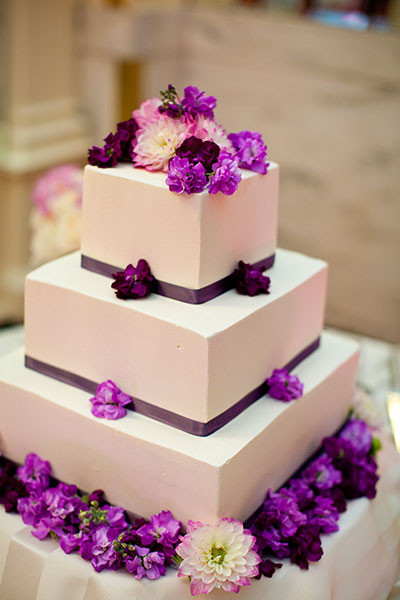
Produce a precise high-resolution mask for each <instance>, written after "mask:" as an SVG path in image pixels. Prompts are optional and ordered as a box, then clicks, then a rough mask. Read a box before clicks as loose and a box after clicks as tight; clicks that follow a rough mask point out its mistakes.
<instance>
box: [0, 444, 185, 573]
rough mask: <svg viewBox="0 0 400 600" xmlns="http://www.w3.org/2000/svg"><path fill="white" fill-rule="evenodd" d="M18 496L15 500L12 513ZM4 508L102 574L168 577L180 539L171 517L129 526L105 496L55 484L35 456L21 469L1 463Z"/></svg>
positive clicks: (179, 528) (47, 468) (0, 489)
mask: <svg viewBox="0 0 400 600" xmlns="http://www.w3.org/2000/svg"><path fill="white" fill-rule="evenodd" d="M14 492H16V494H17V498H16V500H15V501H13V503H12V504H13V505H12V507H8V505H9V496H10V495H12V494H14ZM0 503H1V504H4V505H5V507H6V510H8V508H10V510H13V511H15V512H18V513H19V514H20V515H21V517H22V520H23V521H24V523H25V524H26V525H30V526H31V527H32V528H33V529H32V534H33V535H34V536H35V537H37V538H38V539H40V540H43V539H45V538H46V537H48V536H51V537H53V538H56V539H58V540H59V542H60V547H61V548H62V550H63V551H64V552H65V553H66V554H70V553H71V552H77V553H78V554H79V555H80V556H81V557H82V558H83V559H85V560H87V561H90V562H91V564H92V566H93V568H94V569H95V570H96V571H98V572H100V571H103V570H104V569H111V570H116V569H122V568H125V569H126V570H127V571H128V572H129V573H132V574H133V575H134V576H135V577H136V579H142V578H143V577H147V578H148V579H158V578H159V577H161V576H162V575H165V572H166V568H167V566H169V565H171V564H172V563H173V560H174V557H175V555H176V547H177V545H178V544H179V543H180V537H181V533H182V525H181V523H180V522H179V521H177V520H176V519H174V518H173V516H172V514H171V513H170V512H169V511H162V512H161V513H159V514H158V515H153V516H152V517H151V519H150V521H146V520H145V519H137V521H134V522H129V521H128V518H127V516H126V514H125V511H124V510H123V509H122V508H121V507H118V506H111V505H109V504H107V503H106V502H105V500H104V493H103V492H102V490H95V491H94V492H92V494H90V496H86V497H85V496H82V495H81V494H80V493H79V490H78V489H77V487H76V486H75V485H67V484H65V483H57V482H55V481H54V480H52V479H51V477H50V465H49V463H48V462H47V461H43V460H41V459H40V458H39V457H38V456H37V455H36V454H29V455H28V456H27V458H26V460H25V463H24V465H22V466H21V467H19V468H18V469H17V467H16V466H15V465H14V464H13V463H11V462H10V461H6V460H5V459H2V463H1V467H0Z"/></svg>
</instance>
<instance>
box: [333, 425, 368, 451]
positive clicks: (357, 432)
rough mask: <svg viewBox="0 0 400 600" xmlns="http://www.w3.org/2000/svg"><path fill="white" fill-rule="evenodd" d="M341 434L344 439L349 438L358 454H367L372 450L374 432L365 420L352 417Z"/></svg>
mask: <svg viewBox="0 0 400 600" xmlns="http://www.w3.org/2000/svg"><path fill="white" fill-rule="evenodd" d="M339 436H340V437H341V438H342V439H343V440H347V441H348V442H349V443H350V444H351V445H352V447H353V448H354V450H355V452H357V453H358V454H359V453H361V454H367V453H368V452H369V451H370V450H371V447H372V433H371V430H370V428H369V427H368V425H367V424H366V423H364V421H360V420H359V419H350V421H349V422H348V423H347V424H346V425H345V426H344V428H343V429H342V431H341V432H340V434H339Z"/></svg>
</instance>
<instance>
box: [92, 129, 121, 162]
mask: <svg viewBox="0 0 400 600" xmlns="http://www.w3.org/2000/svg"><path fill="white" fill-rule="evenodd" d="M104 141H105V144H104V146H103V148H99V147H98V146H93V147H92V148H90V149H89V151H88V163H89V165H94V166H96V167H100V168H101V169H105V168H107V167H115V166H116V164H117V162H118V159H119V158H120V157H121V155H122V149H121V139H120V136H119V135H118V134H114V133H109V134H108V136H107V137H106V138H104Z"/></svg>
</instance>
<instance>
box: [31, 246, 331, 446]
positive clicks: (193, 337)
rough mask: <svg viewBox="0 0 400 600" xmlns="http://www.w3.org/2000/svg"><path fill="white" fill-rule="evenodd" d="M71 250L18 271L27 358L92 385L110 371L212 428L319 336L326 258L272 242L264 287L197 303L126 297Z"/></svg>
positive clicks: (141, 395) (193, 426)
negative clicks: (252, 293)
mask: <svg viewBox="0 0 400 600" xmlns="http://www.w3.org/2000/svg"><path fill="white" fill-rule="evenodd" d="M79 260H80V258H79V253H75V254H72V255H69V256H67V257H64V258H61V259H58V260H56V261H53V262H52V263H49V264H47V265H45V266H43V267H41V268H39V269H37V270H36V271H34V272H33V273H31V274H30V275H29V276H28V278H27V281H26V294H25V298H26V312H25V317H26V318H25V329H26V355H27V363H26V364H27V366H29V367H31V368H34V369H35V370H38V371H41V372H42V373H45V374H48V375H50V376H52V377H55V378H58V379H60V380H62V381H65V382H68V383H71V384H73V385H77V386H78V387H81V388H82V389H85V390H86V391H90V392H94V391H95V390H96V387H97V385H98V384H99V383H100V382H102V381H105V380H107V379H111V380H113V381H114V382H115V383H116V384H117V385H118V387H120V388H121V389H122V390H123V391H124V392H125V393H127V394H129V395H131V396H132V397H133V399H134V405H135V410H137V412H141V413H142V414H146V415H148V416H151V417H153V418H156V419H158V420H161V421H164V422H166V423H169V424H172V425H174V426H175V427H177V428H180V429H183V430H185V431H189V432H191V433H196V434H199V435H208V434H209V433H211V432H212V431H214V430H216V429H218V428H219V427H221V426H222V425H224V424H225V423H227V422H229V421H230V420H231V419H232V418H234V417H235V416H236V415H237V414H239V413H240V412H241V411H242V410H244V409H245V408H246V407H247V406H249V405H250V404H251V403H252V402H253V401H255V400H256V399H257V398H258V397H260V396H261V395H262V394H263V392H265V387H264V388H263V386H265V380H266V379H267V377H269V376H270V375H271V373H272V371H273V369H275V368H282V367H283V366H288V365H291V366H293V364H297V362H298V361H300V360H301V359H302V358H304V357H306V356H307V355H308V354H309V353H310V352H311V351H312V350H314V349H315V348H316V347H317V345H318V338H319V336H320V333H321V330H322V325H323V318H324V307H325V293H326V279H327V266H326V263H324V262H323V261H321V260H317V259H313V258H309V257H306V256H303V255H301V254H297V253H295V252H289V251H286V250H278V252H277V255H276V261H275V266H274V267H273V268H272V269H271V270H269V271H268V275H269V276H270V278H271V293H270V294H269V295H260V296H257V297H253V298H251V297H249V296H242V295H240V294H238V293H237V292H236V291H235V290H232V291H229V292H227V293H225V294H223V295H222V296H219V297H218V298H215V299H214V300H211V301H210V302H207V303H206V304H204V305H201V306H192V305H190V304H183V303H180V302H177V301H174V300H170V299H168V298H164V297H161V296H157V295H152V296H149V297H148V298H145V299H141V300H137V301H135V300H128V301H123V300H119V299H117V298H116V297H115V294H114V291H113V290H112V289H111V285H110V280H109V279H107V278H106V277H103V276H101V275H98V274H96V273H92V272H89V271H87V270H84V269H81V268H80V262H79Z"/></svg>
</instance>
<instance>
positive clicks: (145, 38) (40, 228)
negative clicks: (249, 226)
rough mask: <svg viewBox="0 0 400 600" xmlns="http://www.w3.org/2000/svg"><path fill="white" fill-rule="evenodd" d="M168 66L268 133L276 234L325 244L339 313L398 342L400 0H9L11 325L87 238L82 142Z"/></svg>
mask: <svg viewBox="0 0 400 600" xmlns="http://www.w3.org/2000/svg"><path fill="white" fill-rule="evenodd" d="M170 82H171V83H174V84H175V85H176V87H177V88H178V89H181V90H182V89H183V87H184V86H185V85H190V84H191V85H196V86H198V87H199V88H200V89H202V90H206V92H207V93H209V94H212V95H214V96H216V97H217V99H218V108H217V114H216V117H217V121H218V122H220V123H222V124H223V125H224V126H225V128H226V129H227V130H230V131H240V130H242V129H250V130H259V131H260V132H261V133H262V134H263V137H264V139H265V140H266V143H267V144H268V151H269V157H270V159H272V160H274V161H276V162H278V163H280V165H281V192H280V220H279V245H280V246H282V247H286V248H290V249H295V250H298V251H300V252H304V253H306V254H310V255H313V256H318V257H321V258H324V259H325V260H327V261H328V262H329V265H330V278H329V292H328V304H327V323H328V325H330V326H333V327H336V328H340V329H343V330H347V331H350V332H354V333H358V334H362V335H364V336H370V337H373V338H377V339H379V340H384V341H386V342H391V343H396V342H397V343H398V342H399V340H400V274H399V272H400V269H399V263H400V201H399V187H400V186H399V179H400V164H399V149H400V148H399V146H400V101H399V100H400V1H399V0H259V1H257V0H252V1H251V0H247V1H245V0H243V1H239V0H203V1H200V0H198V1H189V0H187V1H183V0H181V1H178V0H176V1H173V0H164V1H158V2H155V1H154V2H153V1H151V0H136V1H134V0H125V1H124V0H119V1H118V0H113V1H111V0H109V1H106V0H103V1H101V0H86V1H84V0H2V2H0V159H1V160H0V326H1V325H7V324H11V323H18V322H21V321H22V319H23V282H24V276H25V274H26V273H27V271H28V270H29V269H31V268H32V267H33V266H35V265H37V264H39V263H41V262H44V261H46V260H50V259H52V258H54V257H56V256H57V255H59V254H62V253H63V252H68V251H70V250H73V249H75V248H77V247H78V246H79V227H80V202H81V168H82V166H83V165H84V163H85V161H86V152H87V148H88V147H89V146H91V145H92V144H94V143H100V142H101V140H102V138H103V137H104V136H105V135H106V134H107V133H108V132H109V131H111V130H113V129H114V128H115V123H116V122H117V121H119V120H123V119H127V118H129V117H130V114H131V112H132V110H133V109H134V108H136V107H137V106H138V105H139V103H140V102H141V101H143V100H145V99H146V98H148V97H151V96H153V95H158V94H159V90H160V89H165V88H166V86H167V85H168V83H170ZM59 165H64V166H63V167H61V168H58V169H56V170H51V171H50V172H49V169H52V168H53V167H57V166H59Z"/></svg>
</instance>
